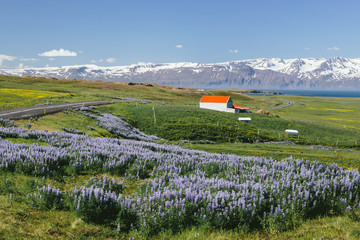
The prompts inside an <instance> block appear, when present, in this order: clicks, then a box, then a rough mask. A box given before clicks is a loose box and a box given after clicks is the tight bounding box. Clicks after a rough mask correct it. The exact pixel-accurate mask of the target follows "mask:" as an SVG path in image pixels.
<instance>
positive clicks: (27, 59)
mask: <svg viewBox="0 0 360 240" xmlns="http://www.w3.org/2000/svg"><path fill="white" fill-rule="evenodd" d="M19 60H20V61H24V62H35V61H39V59H37V58H20V59H19Z"/></svg>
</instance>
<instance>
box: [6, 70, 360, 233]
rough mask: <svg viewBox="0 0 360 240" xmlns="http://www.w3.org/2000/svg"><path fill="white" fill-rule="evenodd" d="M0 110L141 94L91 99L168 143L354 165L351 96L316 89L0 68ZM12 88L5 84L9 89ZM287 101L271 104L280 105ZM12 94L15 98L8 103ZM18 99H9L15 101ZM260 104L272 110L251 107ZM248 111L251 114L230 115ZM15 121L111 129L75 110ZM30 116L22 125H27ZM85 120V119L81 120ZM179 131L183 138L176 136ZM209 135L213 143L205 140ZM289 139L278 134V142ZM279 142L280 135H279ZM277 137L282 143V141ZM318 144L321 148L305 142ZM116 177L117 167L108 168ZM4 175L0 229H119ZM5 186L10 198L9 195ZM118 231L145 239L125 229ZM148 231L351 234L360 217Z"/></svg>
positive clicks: (51, 127) (53, 127) (27, 180)
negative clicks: (221, 104) (276, 91)
mask: <svg viewBox="0 0 360 240" xmlns="http://www.w3.org/2000/svg"><path fill="white" fill-rule="evenodd" d="M0 85H1V88H2V89H6V90H3V92H1V91H0V102H1V103H0V110H1V109H5V108H14V107H19V106H30V105H36V104H41V103H47V102H53V103H56V102H75V101H93V100H109V99H118V98H120V97H126V98H136V99H148V100H154V102H146V103H143V101H139V102H138V103H125V102H121V103H117V104H111V105H106V106H98V107H96V110H98V111H100V112H102V113H112V114H114V115H116V116H118V117H121V118H123V119H125V120H126V121H127V122H128V123H130V124H131V125H132V126H134V127H136V128H138V129H140V130H141V131H143V132H144V133H146V134H152V135H157V136H158V137H161V138H164V139H165V140H164V141H161V143H166V144H176V145H180V146H182V147H185V148H189V149H198V150H204V151H207V152H216V153H229V154H236V155H240V156H262V157H267V158H270V157H271V158H273V159H276V160H278V161H282V160H284V159H288V158H294V159H305V160H311V161H319V162H321V163H324V164H333V163H336V164H338V165H339V166H341V167H344V168H346V169H350V168H353V169H359V168H360V148H359V146H360V120H359V119H360V112H359V105H360V99H359V98H328V97H327V98H324V97H299V96H286V95H279V96H270V97H265V96H256V97H254V96H247V95H244V94H240V93H236V91H234V90H232V91H227V90H209V91H198V90H197V89H188V88H177V87H169V86H160V85H154V84H137V85H129V84H123V83H105V82H100V81H82V80H63V79H49V78H32V77H28V78H18V77H8V76H1V75H0ZM9 89H10V90H9ZM204 95H214V96H217V95H226V96H231V98H232V99H233V102H234V103H235V104H238V105H241V106H246V107H250V108H251V113H248V114H232V113H223V112H216V111H211V110H206V109H200V108H199V107H198V104H199V101H200V99H201V97H202V96H204ZM288 101H291V102H294V104H293V105H292V106H289V107H286V108H280V109H277V110H271V109H272V108H275V107H278V106H281V105H285V104H286V103H287V102H288ZM11 103H14V104H11ZM15 103H16V104H15ZM259 109H265V110H267V111H269V112H270V113H271V114H272V116H268V115H264V114H258V113H255V112H256V111H257V110H259ZM240 116H241V117H243V116H244V117H245V116H246V117H251V119H252V121H251V123H250V124H246V123H243V122H239V121H238V120H237V118H238V117H240ZM15 123H16V124H17V125H18V126H19V127H22V128H28V129H30V130H31V129H34V130H41V131H45V130H47V131H61V130H60V128H62V127H64V128H73V129H77V130H81V131H83V132H85V134H88V135H90V136H93V137H117V136H115V135H113V134H111V133H110V132H108V131H107V130H105V129H104V128H101V127H100V126H98V125H97V123H96V120H94V119H91V118H89V117H86V116H84V115H82V114H80V113H78V112H76V111H75V110H71V111H65V112H61V113H56V114H53V115H46V116H44V117H40V118H35V119H31V120H30V119H24V120H17V121H15ZM29 124H30V125H29ZM89 126H90V127H92V129H89ZM285 129H296V130H298V131H299V136H295V137H288V136H286V135H285V133H284V130H285ZM5 140H9V141H11V142H14V143H26V144H34V143H36V144H39V145H45V144H46V143H44V142H41V141H37V140H32V139H22V138H5ZM184 140H185V141H184ZM205 140H207V141H211V143H209V142H206V141H205ZM287 141H288V142H291V144H286V142H287ZM279 142H283V144H281V143H279ZM284 142H285V143H284ZM314 145H320V146H327V147H331V148H328V150H324V149H321V148H315V149H314V148H311V146H314ZM94 174H95V175H97V176H98V177H102V176H100V175H101V174H98V173H88V174H83V175H78V176H75V177H69V178H63V179H62V181H57V180H55V179H51V178H46V179H44V180H43V181H44V184H52V185H54V186H57V187H59V188H61V189H68V188H70V187H73V186H82V185H83V184H85V183H86V181H87V180H88V179H89V178H91V177H92V176H94ZM109 177H118V176H109ZM4 179H9V180H10V181H11V182H13V183H14V184H13V185H12V186H11V187H10V188H7V189H4V188H2V186H3V185H1V183H0V216H1V218H0V238H1V239H89V238H90V239H118V233H117V231H116V230H115V229H114V228H110V227H109V226H105V225H101V224H94V223H87V222H85V221H83V220H82V219H81V218H79V217H77V216H75V215H74V214H73V213H71V212H66V211H58V210H50V211H49V210H44V209H41V208H35V207H32V206H30V205H28V204H26V201H25V200H24V199H25V198H24V195H25V193H26V192H29V191H32V190H34V189H33V187H34V186H32V185H31V182H33V181H34V178H33V177H31V176H25V175H23V174H21V173H14V174H10V173H6V172H1V175H0V182H4V181H5V180H4ZM142 181H143V180H137V181H136V180H133V181H130V180H129V181H128V182H126V186H127V188H126V191H125V193H124V194H125V195H129V194H133V193H135V192H136V190H137V188H138V186H139V184H140V183H141V182H142ZM9 193H11V194H12V196H13V197H12V199H9ZM124 237H126V239H128V238H131V237H134V238H135V239H146V237H144V236H141V235H137V234H136V233H133V232H132V233H129V234H128V235H126V236H124ZM154 238H155V239H289V238H298V239H321V238H323V239H359V238H360V222H359V221H358V220H354V219H350V218H348V217H346V216H336V215H330V216H322V217H317V218H315V219H309V220H307V221H304V222H302V223H301V224H299V226H296V227H294V228H293V229H290V230H287V231H285V232H249V233H239V232H233V231H225V230H223V231H219V230H217V231H213V230H212V229H208V228H203V229H196V228H194V229H188V230H186V231H183V232H180V233H178V234H176V235H172V234H171V233H169V232H166V231H164V232H162V233H160V234H159V235H158V236H156V237H154Z"/></svg>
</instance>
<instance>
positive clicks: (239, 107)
mask: <svg viewBox="0 0 360 240" xmlns="http://www.w3.org/2000/svg"><path fill="white" fill-rule="evenodd" d="M233 107H234V108H236V109H250V108H247V107H241V106H239V105H236V104H233Z"/></svg>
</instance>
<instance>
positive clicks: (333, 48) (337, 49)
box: [328, 46, 340, 51]
mask: <svg viewBox="0 0 360 240" xmlns="http://www.w3.org/2000/svg"><path fill="white" fill-rule="evenodd" d="M328 50H330V51H339V50H340V48H338V47H336V46H334V47H329V48H328Z"/></svg>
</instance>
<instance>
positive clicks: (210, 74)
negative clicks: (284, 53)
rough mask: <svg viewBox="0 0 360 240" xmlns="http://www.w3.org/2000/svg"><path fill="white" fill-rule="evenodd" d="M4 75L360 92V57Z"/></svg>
mask: <svg viewBox="0 0 360 240" xmlns="http://www.w3.org/2000/svg"><path fill="white" fill-rule="evenodd" d="M0 74H6V75H12V76H25V75H30V76H41V77H53V78H72V79H84V80H103V81H113V82H149V83H150V82H151V83H158V84H166V85H171V86H182V87H200V88H233V87H236V88H257V89H352V90H360V58H351V59H350V58H340V57H336V58H329V59H325V58H323V59H315V58H296V59H281V58H270V59H266V58H261V59H249V60H240V61H234V62H225V63H214V64H202V63H192V62H180V63H163V64H153V63H138V64H133V65H129V66H112V67H100V66H97V65H81V66H64V67H48V68H24V69H2V70H0Z"/></svg>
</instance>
